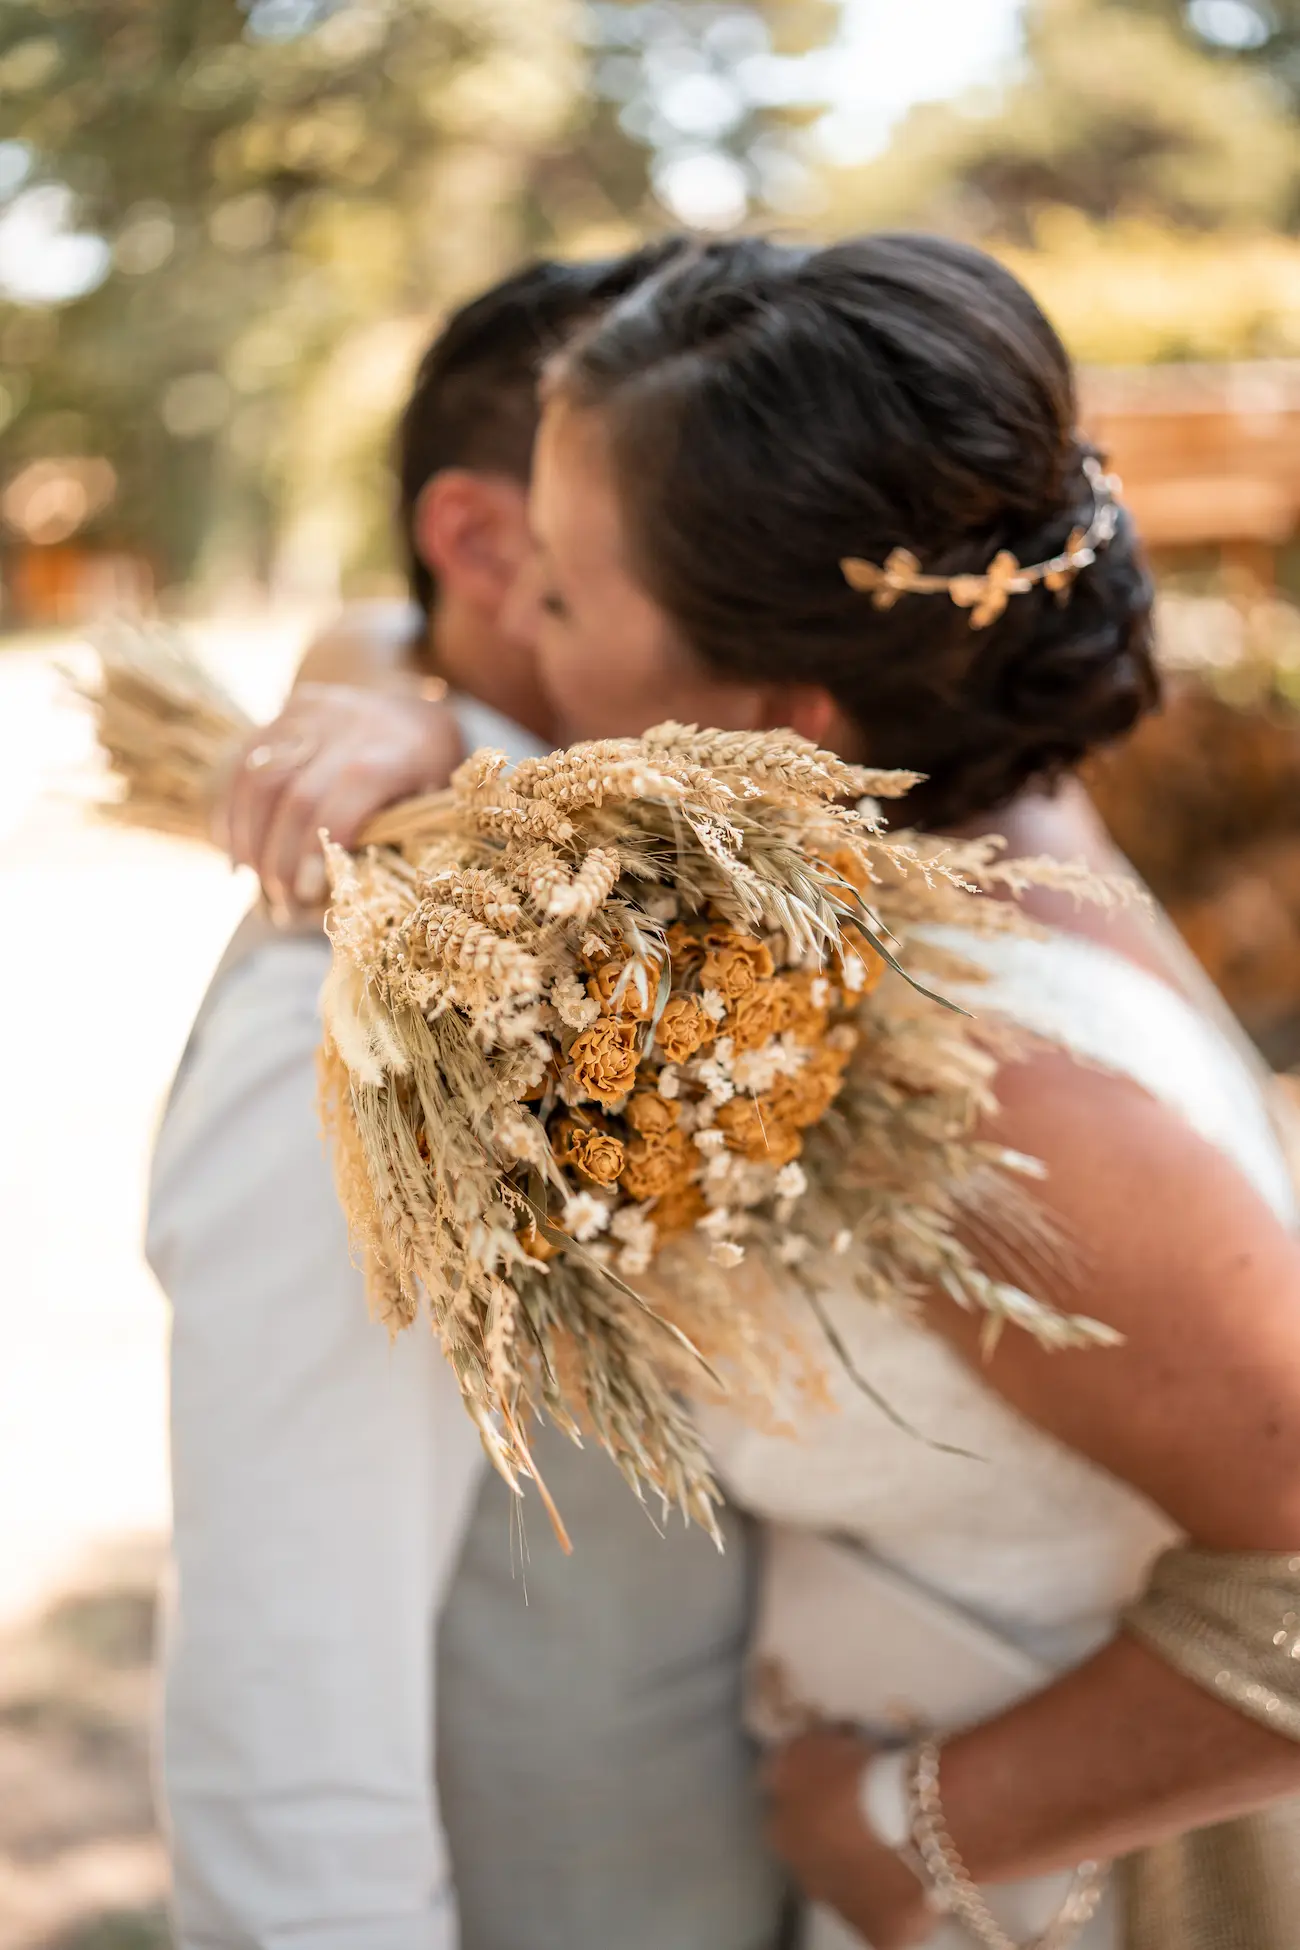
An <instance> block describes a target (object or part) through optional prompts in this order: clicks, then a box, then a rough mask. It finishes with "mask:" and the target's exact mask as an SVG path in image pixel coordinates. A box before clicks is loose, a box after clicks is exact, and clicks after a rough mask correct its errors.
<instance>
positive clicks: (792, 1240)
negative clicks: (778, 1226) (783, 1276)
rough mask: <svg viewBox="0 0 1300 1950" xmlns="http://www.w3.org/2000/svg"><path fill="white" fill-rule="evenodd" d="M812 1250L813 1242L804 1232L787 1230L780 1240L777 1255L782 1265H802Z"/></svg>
mask: <svg viewBox="0 0 1300 1950" xmlns="http://www.w3.org/2000/svg"><path fill="white" fill-rule="evenodd" d="M811 1251H812V1242H811V1240H809V1239H805V1237H804V1235H803V1233H801V1232H787V1233H786V1235H785V1238H784V1239H782V1240H780V1241H778V1244H777V1248H776V1256H777V1258H778V1259H779V1260H780V1262H781V1264H782V1266H800V1265H802V1263H803V1261H804V1260H805V1259H807V1257H808V1255H809V1253H810V1252H811Z"/></svg>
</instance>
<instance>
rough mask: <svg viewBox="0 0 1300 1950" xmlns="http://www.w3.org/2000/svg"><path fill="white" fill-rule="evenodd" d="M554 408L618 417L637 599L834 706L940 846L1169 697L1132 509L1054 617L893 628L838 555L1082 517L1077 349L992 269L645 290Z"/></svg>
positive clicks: (801, 268)
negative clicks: (911, 779) (908, 779)
mask: <svg viewBox="0 0 1300 1950" xmlns="http://www.w3.org/2000/svg"><path fill="white" fill-rule="evenodd" d="M549 386H550V390H551V391H552V393H553V394H555V393H558V394H559V395H560V396H562V397H563V398H564V399H565V400H567V401H568V402H569V403H570V404H572V405H574V406H576V407H579V408H593V409H595V410H597V411H598V412H599V414H600V416H601V418H602V420H603V421H604V422H605V425H606V429H607V432H608V436H609V441H610V447H611V452H612V457H613V464H614V469H615V478H616V482H617V489H618V493H619V498H620V503H621V506H622V511H623V516H624V521H625V525H626V528H627V532H628V537H629V546H630V548H631V551H632V560H633V567H634V569H635V572H636V574H637V576H638V578H639V579H640V580H641V582H642V583H643V584H644V586H645V587H646V588H647V590H648V591H649V592H650V594H651V595H652V596H653V597H654V598H655V599H656V601H657V602H658V603H659V604H660V605H661V606H662V607H663V609H664V610H665V611H666V612H667V613H668V615H669V616H670V617H671V618H672V620H673V621H674V623H675V624H676V626H677V627H678V629H679V630H680V632H681V634H682V636H683V638H684V640H685V642H686V643H687V644H688V645H689V646H690V647H691V648H692V649H693V650H694V652H695V653H696V654H697V655H698V656H699V657H700V658H701V660H702V661H703V662H704V663H705V664H706V665H707V666H709V667H710V668H711V669H713V670H714V671H716V672H720V673H723V674H735V675H736V676H737V678H741V679H744V680H746V681H749V682H753V681H755V680H756V679H758V680H761V679H764V678H767V679H771V680H772V681H779V682H782V683H807V684H810V685H817V686H821V687H824V688H825V689H826V690H827V691H829V692H830V693H831V695H832V696H833V697H834V698H835V700H836V702H837V704H838V705H839V706H840V708H841V709H842V710H843V711H844V712H845V713H846V714H847V715H848V716H849V717H850V718H851V719H852V721H853V722H854V723H855V725H856V726H858V727H859V729H860V731H861V734H862V737H863V740H864V742H865V754H864V755H865V756H866V758H867V759H868V760H869V761H870V762H871V763H873V764H877V765H883V766H902V767H906V768H908V769H911V770H914V771H918V772H924V773H925V774H926V783H925V784H924V785H922V786H920V787H919V788H918V789H917V790H916V791H915V792H914V793H913V794H911V795H910V796H909V798H908V799H907V800H906V802H905V807H906V816H907V818H908V820H909V823H915V824H919V825H925V826H929V827H931V828H940V829H941V828H944V827H949V826H953V825H956V824H959V823H961V822H963V821H965V820H967V819H969V818H971V817H972V816H974V815H977V814H984V813H989V812H992V811H994V810H996V809H997V808H998V807H1000V806H1002V805H1004V804H1005V803H1006V802H1007V801H1008V800H1010V799H1011V798H1013V797H1014V796H1015V794H1016V793H1017V792H1019V791H1020V790H1021V788H1022V787H1024V786H1026V785H1029V784H1031V783H1036V784H1050V783H1051V782H1053V781H1054V780H1056V779H1057V778H1059V777H1060V776H1061V775H1062V774H1063V773H1064V772H1066V771H1068V770H1070V769H1071V768H1072V767H1074V766H1075V765H1077V764H1078V763H1079V761H1080V760H1081V759H1082V758H1084V757H1085V756H1086V754H1087V753H1088V752H1090V751H1091V750H1092V749H1093V748H1094V747H1095V746H1098V745H1101V744H1104V743H1106V742H1107V741H1109V740H1111V739H1113V738H1116V737H1118V736H1119V735H1120V734H1121V733H1123V732H1125V731H1127V730H1128V729H1129V728H1130V727H1131V726H1132V725H1133V724H1134V723H1135V722H1136V721H1137V719H1138V718H1139V717H1140V716H1141V715H1142V713H1143V712H1144V711H1146V710H1148V709H1149V708H1150V707H1151V706H1152V705H1153V704H1154V703H1155V702H1156V700H1157V695H1158V686H1157V680H1156V675H1155V670H1154V665H1153V660H1152V644H1151V587H1150V582H1149V579H1148V576H1147V573H1146V569H1145V567H1144V564H1143V561H1142V558H1141V554H1140V552H1139V549H1138V545H1137V541H1136V537H1135V535H1134V531H1133V528H1132V524H1131V522H1130V520H1129V517H1128V515H1127V514H1122V515H1121V518H1120V524H1119V530H1118V533H1117V534H1116V536H1115V538H1114V540H1113V541H1112V542H1111V543H1110V544H1109V546H1108V547H1106V548H1105V549H1104V550H1103V551H1102V552H1101V553H1100V554H1099V556H1098V558H1097V561H1096V563H1095V564H1094V565H1093V566H1092V567H1090V568H1087V569H1084V570H1082V571H1081V572H1080V573H1079V574H1078V576H1077V577H1076V579H1075V581H1074V583H1073V586H1072V588H1071V590H1070V592H1069V596H1068V600H1065V601H1060V600H1058V598H1057V596H1056V595H1054V594H1053V593H1052V592H1051V591H1050V590H1048V589H1046V588H1041V587H1040V588H1037V589H1035V590H1033V591H1032V592H1031V593H1029V594H1025V595H1017V596H1013V597H1012V598H1011V600H1010V602H1009V603H1008V604H1007V607H1006V609H1005V611H1004V612H1003V614H1002V615H1001V616H1000V617H999V618H998V619H997V620H996V621H995V622H993V623H992V624H990V625H989V626H987V627H985V628H983V629H980V630H976V629H973V628H972V627H971V621H970V614H969V611H967V610H964V609H958V608H957V607H956V606H955V605H954V604H953V603H952V602H950V600H949V599H948V597H947V596H946V595H906V596H903V597H902V598H901V599H900V600H899V601H898V602H897V603H896V604H895V606H894V607H893V608H890V609H878V608H876V607H875V606H874V605H873V603H872V601H871V599H870V597H868V596H864V595H862V594H859V593H855V591H853V590H852V589H851V588H850V587H849V586H848V584H847V583H846V581H845V579H844V576H843V574H842V572H841V569H840V561H841V558H843V557H845V556H857V557H863V558H866V559H867V560H869V561H873V562H876V563H883V562H884V560H885V558H886V556H887V555H888V554H889V552H890V550H891V549H894V548H896V547H904V548H907V549H910V550H911V551H912V552H913V553H914V554H915V555H916V556H918V557H919V559H920V562H921V566H922V568H923V569H924V570H926V571H927V572H930V573H935V574H939V575H950V574H955V573H958V572H961V571H982V570H984V569H985V568H987V566H988V564H989V562H990V561H991V560H992V558H993V556H994V555H995V554H996V553H997V552H998V550H999V549H1003V548H1007V549H1010V550H1011V551H1012V552H1013V553H1014V554H1015V556H1016V557H1017V559H1018V560H1019V561H1020V562H1023V563H1029V562H1036V561H1040V560H1043V559H1045V558H1047V557H1049V556H1051V555H1054V554H1055V553H1056V552H1057V551H1058V550H1060V549H1061V548H1062V547H1063V546H1064V544H1065V541H1066V538H1067V536H1068V535H1069V533H1070V531H1071V530H1072V529H1074V528H1086V527H1087V526H1088V523H1089V521H1090V519H1091V516H1092V510H1093V490H1092V487H1091V485H1090V483H1089V482H1088V480H1087V478H1086V476H1085V473H1084V467H1083V463H1084V460H1085V458H1086V457H1088V456H1090V455H1091V454H1092V452H1093V450H1092V449H1091V448H1090V447H1088V446H1087V445H1086V443H1084V442H1083V441H1082V440H1081V439H1080V438H1079V435H1078V433H1077V431H1076V427H1075V390H1074V380H1073V375H1072V372H1071V367H1070V361H1069V358H1068V357H1067V355H1066V352H1065V350H1064V347H1063V346H1062V345H1061V342H1060V340H1059V339H1058V338H1057V336H1056V333H1055V332H1054V331H1053V330H1052V328H1051V326H1050V325H1049V324H1048V323H1047V320H1046V319H1045V318H1044V317H1043V315H1042V313H1041V312H1040V311H1039V309H1038V307H1037V305H1036V304H1035V303H1034V301H1033V300H1032V298H1030V296H1029V294H1028V292H1027V291H1025V289H1024V287H1023V286H1022V285H1020V284H1019V283H1018V282H1017V281H1016V279H1015V278H1013V277H1012V276H1011V275H1010V274H1009V273H1008V272H1007V271H1005V270H1003V269H1002V267H1001V266H1000V265H998V264H997V263H995V262H994V261H993V259H992V258H990V257H988V256H986V255H985V254H984V253H983V252H981V251H977V250H974V249H971V248H968V247H966V246H964V245H961V244H957V243H953V242H950V241H948V240H946V239H943V238H938V237H929V236H912V235H879V236H870V237H865V238H861V239H859V240H856V241H854V242H850V243H844V244H839V245H836V246H834V247H833V248H830V249H826V250H806V249H796V248H791V247H786V246H782V245H778V244H773V243H764V242H761V241H758V240H755V239H752V238H750V239H742V240H739V241H737V242H734V243H718V244H713V245H709V246H705V247H702V248H701V249H699V250H698V251H697V252H695V253H692V254H691V255H689V256H688V257H687V258H685V259H684V260H678V262H677V263H676V264H674V265H672V266H670V268H669V269H668V270H666V271H665V272H663V273H662V274H661V275H659V276H657V277H653V278H651V279H650V280H649V281H648V282H647V283H645V284H643V285H640V286H638V287H637V288H636V289H635V290H634V291H632V292H631V293H630V294H629V295H628V296H627V297H626V298H624V299H622V300H621V301H620V302H619V303H618V304H616V305H615V306H614V308H613V309H612V310H611V311H609V312H607V313H606V314H604V316H603V317H602V318H601V319H600V320H599V321H598V322H596V323H595V324H594V325H593V326H592V327H590V328H589V329H588V330H587V331H585V332H584V333H582V334H581V335H580V336H579V337H578V338H577V339H576V340H575V341H574V343H573V344H572V345H571V346H570V347H568V348H567V349H566V350H565V352H564V353H563V354H562V355H561V357H560V359H559V361H558V362H557V364H556V366H555V367H554V369H553V370H552V373H551V376H550V380H549Z"/></svg>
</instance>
